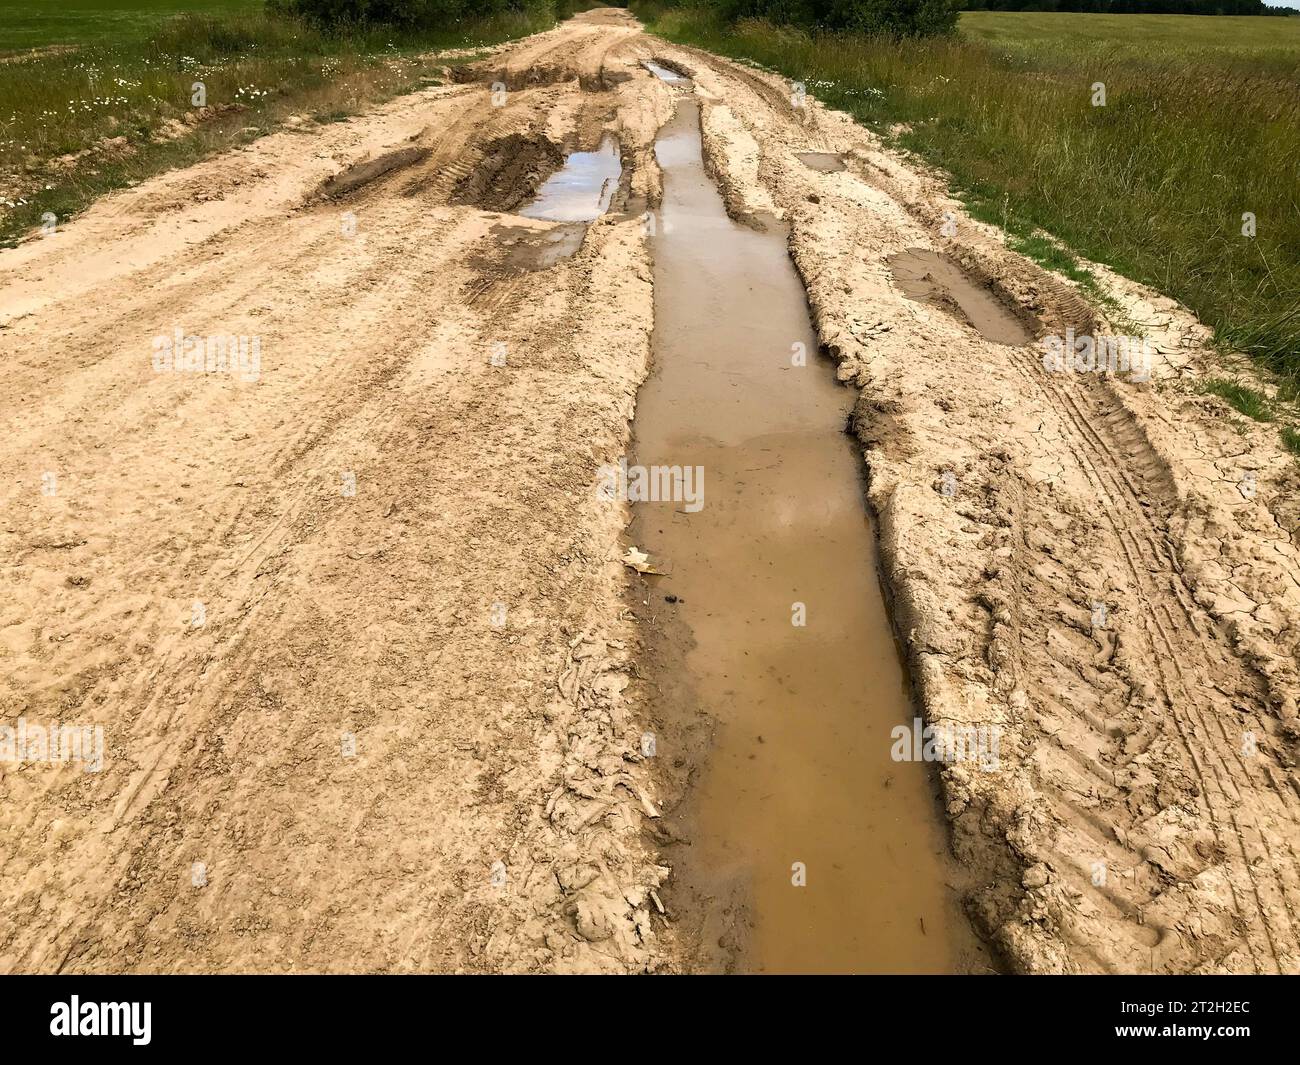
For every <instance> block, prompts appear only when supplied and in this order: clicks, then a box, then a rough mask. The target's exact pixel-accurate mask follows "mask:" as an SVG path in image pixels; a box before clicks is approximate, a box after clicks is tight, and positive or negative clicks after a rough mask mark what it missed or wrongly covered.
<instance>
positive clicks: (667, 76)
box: [642, 59, 691, 86]
mask: <svg viewBox="0 0 1300 1065" xmlns="http://www.w3.org/2000/svg"><path fill="white" fill-rule="evenodd" d="M642 66H644V67H645V68H646V70H648V71H650V73H651V74H653V75H654V76H655V77H656V78H658V79H659V80H660V81H666V82H667V83H668V84H669V85H682V86H686V85H689V84H690V83H691V79H690V78H688V77H687V76H686V75H685V74H683V73H681V72H680V71H677V70H673V69H672V68H671V67H666V66H664V65H663V64H662V63H656V62H655V61H654V60H653V59H646V60H643V61H642Z"/></svg>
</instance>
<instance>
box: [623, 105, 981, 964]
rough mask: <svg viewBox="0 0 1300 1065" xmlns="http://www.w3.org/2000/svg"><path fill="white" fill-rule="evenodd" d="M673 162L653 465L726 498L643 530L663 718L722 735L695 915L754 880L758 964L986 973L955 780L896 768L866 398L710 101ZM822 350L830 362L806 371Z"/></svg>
mask: <svg viewBox="0 0 1300 1065" xmlns="http://www.w3.org/2000/svg"><path fill="white" fill-rule="evenodd" d="M656 155H657V157H658V160H659V163H660V165H661V167H662V168H663V171H664V182H665V194H664V201H663V204H662V211H661V214H660V218H659V223H660V224H659V226H658V234H657V236H655V237H654V238H653V241H652V247H653V254H654V260H655V334H654V359H655V367H654V370H653V372H652V375H651V376H650V378H649V379H648V380H647V382H646V383H645V385H644V386H643V387H642V390H641V392H640V395H639V398H638V405H637V414H636V426H635V428H636V453H635V456H634V458H633V461H634V462H635V463H638V464H641V465H643V466H651V465H654V464H662V465H690V466H701V467H703V469H704V482H703V484H704V493H703V506H702V507H700V508H698V509H695V508H694V507H692V506H691V505H690V504H688V503H687V502H683V501H679V502H676V503H673V502H664V503H639V504H637V505H636V506H635V507H634V521H633V526H632V529H631V530H630V532H631V537H632V540H633V542H634V543H636V544H637V546H639V547H641V548H642V549H644V550H649V551H650V552H652V554H653V555H654V556H656V557H661V558H662V560H663V564H664V566H665V568H667V569H668V570H669V572H668V574H667V575H666V576H658V577H654V576H652V577H646V578H644V580H645V586H644V589H643V594H644V596H645V602H646V603H647V604H649V605H648V607H647V608H646V609H648V610H649V611H650V612H651V613H652V614H653V615H654V616H655V621H654V623H653V624H654V626H655V627H656V628H657V629H658V630H659V632H658V636H656V633H653V632H652V633H651V635H650V639H651V640H652V641H653V640H655V639H659V641H660V643H661V645H666V646H667V647H668V650H667V651H664V652H663V654H664V658H663V659H662V660H661V662H660V663H659V667H658V668H659V672H660V673H661V674H662V677H663V683H662V685H661V692H662V694H661V695H660V696H659V701H660V703H661V704H663V705H660V706H659V707H657V708H656V709H657V712H658V714H659V716H660V719H661V720H667V719H671V718H672V716H673V715H674V714H677V715H686V716H688V717H689V716H690V715H692V714H694V713H695V712H696V711H697V709H699V710H703V711H705V712H707V714H708V715H711V717H712V718H713V719H714V720H715V721H716V722H717V728H716V731H715V732H714V733H713V736H712V746H711V748H710V749H709V750H708V752H707V753H706V755H705V757H704V769H703V770H702V773H701V774H699V775H698V776H697V778H696V781H695V786H694V787H693V788H692V789H691V794H690V798H689V799H688V801H687V805H688V806H689V807H691V809H692V813H691V814H690V815H689V817H690V821H691V824H690V834H691V835H690V839H691V843H690V846H689V847H688V848H684V849H682V850H680V853H679V855H678V857H677V858H676V859H674V858H673V857H672V856H671V854H670V860H672V861H674V863H675V864H679V867H680V866H681V863H686V864H688V865H689V866H691V867H692V868H693V869H694V873H690V874H685V875H687V876H694V877H695V878H696V879H697V880H703V881H705V882H706V883H705V887H704V889H703V890H701V891H698V892H697V897H698V900H699V902H698V909H699V910H701V911H704V912H697V913H690V912H686V913H683V915H682V920H683V922H684V924H685V926H686V927H687V928H693V929H695V928H700V927H703V928H704V929H705V937H712V938H713V939H714V940H715V941H716V938H717V937H716V935H715V934H714V933H715V932H716V931H717V929H716V927H714V926H713V925H711V924H710V922H711V921H712V920H713V919H714V917H715V916H716V914H710V913H709V912H707V911H709V910H710V909H713V910H717V909H721V908H722V897H723V896H724V895H725V894H726V892H725V890H724V889H722V888H719V887H718V886H719V885H726V884H731V885H740V888H739V893H740V894H741V895H742V896H744V898H745V900H746V904H747V906H748V909H749V913H750V914H751V920H752V929H751V930H750V931H749V933H748V934H747V935H742V936H740V937H739V938H741V939H742V940H744V941H745V944H744V949H743V951H742V952H741V968H742V969H745V970H749V971H759V972H946V971H961V970H965V969H969V968H977V967H979V964H980V963H979V962H978V961H974V960H973V959H975V958H978V957H979V947H978V945H977V942H976V940H975V938H974V937H973V935H972V934H971V932H970V930H969V927H968V926H967V925H966V923H965V920H964V918H963V917H962V915H961V913H960V910H959V908H958V906H957V904H956V900H955V895H954V892H953V891H952V890H951V889H950V888H949V887H948V886H947V884H946V882H945V881H946V879H947V878H950V877H951V876H953V875H954V873H953V869H952V868H951V867H950V865H949V860H948V858H947V845H946V837H945V830H944V827H943V824H942V822H941V820H940V813H939V811H938V808H937V805H936V801H935V791H934V777H933V774H932V769H933V767H931V766H928V765H925V764H921V763H908V762H894V761H892V760H891V757H890V748H891V735H890V730H891V729H893V728H894V727H895V726H897V725H910V724H911V722H912V719H913V710H912V705H911V702H910V700H909V694H908V690H907V687H906V683H905V679H904V674H903V670H902V668H901V666H900V662H899V658H898V654H897V649H896V646H895V643H894V640H893V637H892V633H891V630H890V625H889V621H888V618H887V615H886V611H885V606H884V602H883V599H882V594H881V589H880V586H879V584H878V579H877V570H876V556H875V549H874V544H873V539H872V531H871V528H870V525H869V523H868V520H867V518H866V512H865V507H864V498H863V469H862V463H861V460H860V458H859V455H858V453H857V451H856V449H855V447H854V446H853V445H852V444H851V442H850V438H849V437H848V436H847V435H846V434H845V433H844V426H845V419H846V416H847V414H848V412H849V409H850V406H851V400H852V396H851V393H850V391H849V390H848V389H846V388H843V387H841V386H839V385H837V384H836V383H835V381H834V378H833V374H832V371H831V366H830V364H829V362H828V361H826V360H825V359H824V358H822V357H820V356H818V354H817V345H816V341H815V339H814V335H813V332H812V327H811V325H810V322H809V319H808V311H807V304H806V301H805V296H804V292H803V289H802V286H801V284H800V282H799V280H798V278H797V276H796V274H795V272H794V269H793V267H792V265H791V263H790V260H789V256H788V254H787V252H786V248H785V242H784V239H783V237H782V236H781V235H780V234H779V233H777V232H767V233H765V232H759V231H757V230H755V229H751V228H748V227H745V226H742V225H739V224H737V223H735V222H733V221H731V220H730V219H729V218H728V217H727V215H726V213H725V211H724V208H723V204H722V200H721V198H720V197H719V195H718V193H717V190H716V189H715V188H714V186H713V184H712V183H711V182H710V181H709V179H708V178H707V176H706V174H705V171H704V168H703V165H702V160H701V148H700V132H699V113H698V108H697V106H696V104H695V102H694V100H693V99H691V98H683V99H682V100H681V101H680V102H679V108H678V112H677V116H676V118H675V119H673V120H672V121H671V122H670V123H669V124H668V125H666V126H665V127H664V129H663V130H662V131H661V132H660V135H659V139H658V142H657V145H656ZM800 345H801V346H802V349H803V350H804V351H806V352H807V365H804V366H796V365H792V355H793V354H794V353H795V352H797V351H798V350H799V346H800ZM692 511H693V512H692ZM668 597H674V598H675V600H676V602H675V603H674V601H673V599H669V598H668ZM796 604H802V605H803V608H804V610H805V611H806V624H804V625H801V626H797V625H795V624H793V621H795V620H798V618H797V616H796V615H797V612H798V611H799V607H798V606H797V605H796ZM665 626H666V630H665ZM665 631H666V633H667V635H666V636H665V635H664V633H665ZM674 635H676V636H677V637H680V638H679V639H674V638H673V637H674ZM674 648H676V649H679V650H677V651H675V650H674ZM675 656H676V660H674V658H675ZM669 704H671V705H669ZM665 755H668V756H670V757H671V752H670V751H667V750H662V749H661V750H660V751H659V752H658V754H657V756H665ZM796 863H802V867H803V868H804V869H806V886H795V884H794V883H793V880H794V879H795V878H796V877H797V875H798V874H797V871H798V868H799V867H798V866H797V865H796ZM715 889H716V890H715ZM710 897H712V898H713V901H708V900H709V898H710ZM710 929H712V931H711V930H710Z"/></svg>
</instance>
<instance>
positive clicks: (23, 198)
mask: <svg viewBox="0 0 1300 1065" xmlns="http://www.w3.org/2000/svg"><path fill="white" fill-rule="evenodd" d="M33 3H35V4H36V8H37V9H38V10H37V11H36V13H35V14H33V13H32V11H31V10H30V8H31V7H32V4H33ZM42 6H43V4H42V0H22V3H16V2H14V0H0V25H4V26H5V29H3V30H0V51H2V50H3V49H4V48H5V47H12V46H14V45H15V44H16V43H18V42H21V44H22V46H23V47H25V48H27V49H32V48H35V49H38V51H36V52H35V53H31V52H27V53H17V54H13V53H11V54H10V55H9V56H8V57H6V59H5V61H3V62H0V243H9V244H12V243H13V242H14V241H15V240H16V239H17V238H19V237H20V236H22V235H23V234H25V233H28V232H30V231H31V230H32V229H33V228H35V227H37V226H39V225H40V224H41V221H42V218H43V217H44V216H46V215H47V213H49V214H53V215H55V216H56V218H57V219H58V220H60V221H62V220H64V219H66V218H67V217H69V216H70V215H72V214H75V213H76V212H77V211H79V210H82V209H83V208H84V207H85V206H86V205H87V204H88V203H89V202H90V201H92V200H93V199H94V198H95V197H96V196H99V195H101V194H102V193H104V192H107V191H109V190H112V189H115V188H122V187H125V186H128V185H131V184H134V183H137V182H139V181H142V180H144V179H145V178H147V177H149V176H150V175H152V174H155V173H158V172H160V171H161V170H165V169H167V168H169V167H173V166H178V165H184V164H186V163H189V162H193V161H194V160H196V159H199V158H202V157H203V156H205V155H208V154H210V153H211V152H214V151H220V150H222V149H224V148H228V147H231V146H232V145H235V144H238V143H241V142H243V141H247V140H249V139H251V138H254V137H257V136H260V135H262V134H263V133H265V132H267V131H268V130H269V129H271V128H273V127H274V126H276V125H277V124H278V123H279V122H280V121H282V120H283V119H284V118H286V117H288V116H290V115H295V114H296V115H300V116H303V117H306V118H314V119H317V120H322V121H328V120H332V119H337V118H340V117H343V116H344V115H347V114H352V113H355V112H357V111H360V110H363V109H364V108H366V107H369V106H373V105H374V104H376V103H379V102H381V101H383V100H385V99H388V98H390V97H392V96H394V95H396V94H398V93H402V92H408V91H411V90H413V89H415V88H416V87H418V86H419V85H420V84H421V83H427V82H428V81H429V79H431V78H436V76H437V72H438V70H439V69H440V68H441V67H443V66H446V65H454V64H455V63H456V62H464V61H466V59H467V58H468V57H465V56H461V57H458V58H455V59H450V60H449V59H447V58H439V57H437V56H434V55H430V54H429V53H431V52H433V51H436V50H438V49H452V48H464V49H474V48H476V47H481V46H486V45H490V44H495V43H498V42H500V41H504V40H508V39H511V38H514V37H520V36H524V35H526V34H529V33H534V32H536V31H538V30H541V29H548V28H549V27H550V26H552V25H553V24H554V22H555V12H556V6H555V5H554V4H553V3H550V2H548V0H539V2H538V3H537V4H536V5H534V6H532V7H530V8H529V9H527V10H525V11H521V12H517V13H513V14H509V15H502V16H497V17H494V18H491V19H484V20H477V21H471V22H465V23H461V24H454V25H448V26H446V27H444V28H441V29H439V30H437V31H433V32H421V33H409V34H404V35H401V36H400V37H399V36H395V35H394V34H393V33H391V32H390V31H387V30H374V31H370V32H353V33H349V34H346V35H331V34H324V33H321V32H320V31H318V30H316V29H313V28H312V27H309V26H306V25H303V24H301V23H299V22H296V21H293V20H288V19H282V18H276V17H272V16H268V15H267V14H266V13H265V12H264V11H263V10H262V4H261V2H260V0H215V2H213V0H189V2H188V3H187V2H186V0H69V6H68V7H67V8H65V7H63V6H62V5H57V7H51V8H49V9H48V10H47V11H46V13H47V14H48V15H49V17H48V18H44V19H42V18H38V17H36V15H39V14H40V13H41V11H40V9H41V8H42ZM186 7H189V8H193V9H199V8H203V9H205V10H206V9H215V10H216V13H215V14H209V13H204V14H200V13H197V10H195V11H191V12H189V13H181V14H179V15H177V14H176V12H177V10H180V9H184V8H186ZM72 8H76V9H77V11H73V10H72ZM78 11H79V12H80V15H81V18H80V20H78V19H75V18H73V15H74V14H77V12H78ZM9 14H13V15H14V22H13V23H12V24H5V23H4V18H5V17H6V15H9ZM106 24H107V25H110V26H113V27H116V30H115V32H114V33H112V34H106V33H105V32H104V27H105V25H106ZM15 27H16V29H15ZM196 83H202V85H203V89H204V94H205V98H206V99H205V106H203V107H199V106H196V104H195V103H194V99H195V97H194V92H195V84H196Z"/></svg>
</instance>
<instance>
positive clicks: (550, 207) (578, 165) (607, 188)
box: [519, 136, 623, 222]
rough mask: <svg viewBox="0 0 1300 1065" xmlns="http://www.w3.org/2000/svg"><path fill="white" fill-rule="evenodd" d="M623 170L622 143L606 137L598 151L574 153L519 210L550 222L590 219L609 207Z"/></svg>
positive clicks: (529, 215)
mask: <svg viewBox="0 0 1300 1065" xmlns="http://www.w3.org/2000/svg"><path fill="white" fill-rule="evenodd" d="M622 173H623V166H622V163H621V161H620V160H619V154H618V142H617V141H616V140H614V138H613V137H610V136H606V137H604V138H603V139H602V140H601V142H600V147H599V148H597V149H596V151H594V152H572V153H571V154H570V155H569V157H568V158H567V159H565V161H564V166H562V167H561V168H560V169H559V170H557V171H556V172H555V173H554V174H552V175H551V176H550V177H549V178H547V179H546V182H545V183H544V184H543V185H542V187H541V188H540V189H539V190H538V191H537V198H536V199H535V200H533V202H532V203H530V204H529V205H528V206H527V207H525V208H524V209H523V210H522V211H520V212H519V213H520V214H521V215H524V216H525V217H527V218H541V219H545V220H546V221H548V222H590V221H593V220H594V219H596V218H599V217H600V216H601V215H603V214H604V213H605V212H606V211H607V210H609V201H610V199H611V198H612V197H613V195H614V190H615V189H617V188H618V179H619V177H620V176H621V175H622Z"/></svg>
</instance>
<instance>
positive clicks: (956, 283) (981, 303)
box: [888, 248, 1034, 347]
mask: <svg viewBox="0 0 1300 1065" xmlns="http://www.w3.org/2000/svg"><path fill="white" fill-rule="evenodd" d="M888 263H889V268H890V271H891V272H892V273H893V276H894V281H895V283H896V284H897V285H898V287H899V289H900V290H901V291H902V293H903V295H904V296H906V297H908V299H913V300H916V301H917V302H918V303H928V304H930V305H931V306H934V307H940V308H942V309H943V310H945V311H947V312H948V313H949V314H951V315H953V316H954V317H957V318H960V319H961V320H962V321H964V322H966V323H967V324H969V325H970V326H971V327H972V328H974V329H975V330H976V331H977V332H978V333H979V334H980V336H982V337H983V338H984V339H985V340H989V341H992V342H993V343H994V344H1006V345H1008V346H1010V347H1020V346H1021V345H1024V344H1028V343H1030V342H1031V341H1032V340H1033V339H1034V333H1033V331H1032V330H1031V329H1030V328H1029V327H1028V326H1027V325H1026V324H1025V323H1024V322H1023V321H1022V320H1021V319H1020V318H1019V317H1018V316H1017V315H1016V314H1015V313H1014V312H1013V311H1012V310H1011V309H1010V308H1009V307H1007V306H1006V305H1005V304H1004V303H1003V302H1002V301H1001V300H1000V299H998V297H997V296H996V295H995V294H994V293H993V292H991V291H990V290H989V289H988V288H987V287H986V286H984V285H982V284H980V283H979V282H978V281H976V280H975V279H974V278H972V277H971V276H970V275H969V274H967V273H966V271H965V270H963V269H962V268H961V266H960V265H958V264H957V263H956V262H954V261H953V260H952V259H950V258H949V257H948V256H946V255H943V254H941V253H940V252H937V251H929V250H927V249H925V248H908V249H907V250H906V251H901V252H899V253H898V254H897V255H892V256H890V257H889V259H888Z"/></svg>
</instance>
